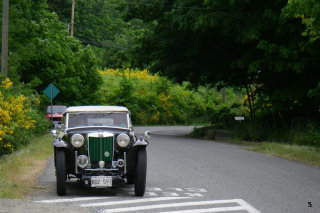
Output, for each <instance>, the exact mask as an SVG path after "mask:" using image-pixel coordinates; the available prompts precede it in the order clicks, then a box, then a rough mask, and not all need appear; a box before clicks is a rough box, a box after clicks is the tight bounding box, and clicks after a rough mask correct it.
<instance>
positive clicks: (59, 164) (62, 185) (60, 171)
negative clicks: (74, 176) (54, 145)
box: [56, 149, 67, 196]
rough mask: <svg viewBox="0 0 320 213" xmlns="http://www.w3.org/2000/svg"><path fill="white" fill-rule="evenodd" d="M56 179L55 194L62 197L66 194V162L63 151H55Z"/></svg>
mask: <svg viewBox="0 0 320 213" xmlns="http://www.w3.org/2000/svg"><path fill="white" fill-rule="evenodd" d="M56 179H57V194H58V195H59V196H63V195H65V194H66V180H67V178H66V160H65V153H64V150H63V149H57V150H56Z"/></svg>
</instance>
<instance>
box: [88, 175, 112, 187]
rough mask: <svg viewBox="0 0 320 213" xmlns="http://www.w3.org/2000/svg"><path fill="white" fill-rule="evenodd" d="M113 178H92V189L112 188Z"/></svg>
mask: <svg viewBox="0 0 320 213" xmlns="http://www.w3.org/2000/svg"><path fill="white" fill-rule="evenodd" d="M111 186H112V177H111V176H95V177H92V178H91V187H111Z"/></svg>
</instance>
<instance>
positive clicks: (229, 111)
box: [99, 69, 243, 125]
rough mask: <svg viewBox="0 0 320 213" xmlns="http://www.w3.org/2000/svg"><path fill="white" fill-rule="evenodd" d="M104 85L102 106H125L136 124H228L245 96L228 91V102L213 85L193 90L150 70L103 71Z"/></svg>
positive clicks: (187, 85)
mask: <svg viewBox="0 0 320 213" xmlns="http://www.w3.org/2000/svg"><path fill="white" fill-rule="evenodd" d="M99 72H100V74H101V76H102V78H103V80H104V84H103V87H102V90H101V95H102V96H103V101H102V103H101V104H109V105H123V106H126V107H128V108H129V109H130V111H131V113H132V115H133V122H134V123H135V124H143V125H146V124H204V123H211V122H212V121H214V122H216V123H218V122H219V123H226V122H230V120H232V119H233V115H234V114H235V113H236V112H235V111H234V109H235V107H234V106H237V104H236V103H240V101H241V97H243V96H241V95H240V96H239V95H236V94H235V91H234V90H232V89H227V94H226V96H227V100H228V101H227V102H226V103H224V104H222V100H221V92H219V91H217V89H215V88H211V87H209V86H200V87H198V88H191V87H190V84H189V83H188V82H184V83H182V84H181V85H180V84H176V83H173V82H172V81H170V80H169V79H167V78H165V77H162V76H159V75H157V74H155V75H152V74H150V73H148V71H147V70H142V71H141V70H133V69H121V70H119V69H105V70H104V71H102V70H100V71H99Z"/></svg>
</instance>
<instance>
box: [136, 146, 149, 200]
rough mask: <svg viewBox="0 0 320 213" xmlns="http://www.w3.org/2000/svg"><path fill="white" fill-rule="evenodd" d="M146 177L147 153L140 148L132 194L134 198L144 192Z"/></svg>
mask: <svg viewBox="0 0 320 213" xmlns="http://www.w3.org/2000/svg"><path fill="white" fill-rule="evenodd" d="M146 176H147V151H146V149H145V148H142V149H140V150H139V151H138V156H137V167H136V179H135V185H134V192H135V195H136V196H143V195H144V193H145V190H146Z"/></svg>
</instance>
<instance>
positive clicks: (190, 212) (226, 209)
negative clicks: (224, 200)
mask: <svg viewBox="0 0 320 213" xmlns="http://www.w3.org/2000/svg"><path fill="white" fill-rule="evenodd" d="M244 210H247V209H246V208H245V207H242V206H235V207H217V208H210V209H192V210H182V211H168V212H160V213H208V212H210V213H211V212H230V211H244ZM250 213H251V212H250Z"/></svg>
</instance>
